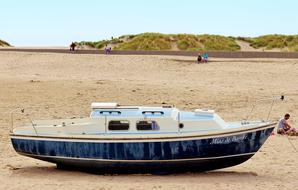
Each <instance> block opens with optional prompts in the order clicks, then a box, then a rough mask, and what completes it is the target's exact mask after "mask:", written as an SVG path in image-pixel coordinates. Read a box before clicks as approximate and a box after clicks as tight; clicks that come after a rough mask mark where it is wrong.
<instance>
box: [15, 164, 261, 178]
mask: <svg viewBox="0 0 298 190" xmlns="http://www.w3.org/2000/svg"><path fill="white" fill-rule="evenodd" d="M11 170H12V171H13V173H14V174H16V175H26V176H27V175H28V176H39V177H42V176H49V175H58V176H59V175H60V174H61V175H63V174H66V175H68V174H69V175H73V174H75V175H82V174H85V175H97V176H100V175H104V176H119V177H121V176H130V175H137V176H165V177H170V178H171V177H177V176H180V177H183V176H185V177H187V176H188V177H190V176H192V177H216V178H217V177H219V178H220V177H262V176H259V175H258V174H257V173H256V172H251V171H248V172H243V171H236V170H235V171H225V170H214V171H208V172H153V173H128V172H126V173H125V172H121V173H111V172H99V171H94V170H84V169H69V168H68V169H58V168H57V167H56V166H28V167H21V168H14V169H11Z"/></svg>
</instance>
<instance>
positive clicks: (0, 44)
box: [0, 39, 11, 47]
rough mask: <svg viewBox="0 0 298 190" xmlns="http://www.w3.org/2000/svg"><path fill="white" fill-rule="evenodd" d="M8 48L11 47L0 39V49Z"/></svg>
mask: <svg viewBox="0 0 298 190" xmlns="http://www.w3.org/2000/svg"><path fill="white" fill-rule="evenodd" d="M9 46H11V45H10V44H9V43H7V42H5V41H3V40H1V39H0V47H9Z"/></svg>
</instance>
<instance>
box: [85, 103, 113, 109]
mask: <svg viewBox="0 0 298 190" xmlns="http://www.w3.org/2000/svg"><path fill="white" fill-rule="evenodd" d="M117 107H118V103H116V102H93V103H92V104H91V108H92V109H111V108H117Z"/></svg>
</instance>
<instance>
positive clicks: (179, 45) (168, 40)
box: [0, 33, 298, 52]
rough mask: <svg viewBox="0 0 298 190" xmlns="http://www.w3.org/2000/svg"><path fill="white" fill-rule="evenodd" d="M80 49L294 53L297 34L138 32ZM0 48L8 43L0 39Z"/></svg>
mask: <svg viewBox="0 0 298 190" xmlns="http://www.w3.org/2000/svg"><path fill="white" fill-rule="evenodd" d="M76 43H77V45H78V46H79V47H80V48H96V49H103V48H104V47H105V45H108V46H111V47H112V48H113V49H114V50H160V51H162V50H176V51H179V50H180V51H247V50H245V49H243V48H242V45H243V43H244V44H246V46H247V47H249V48H250V49H249V50H248V51H251V50H260V51H270V50H273V51H274V50H277V51H282V52H298V35H282V34H270V35H263V36H259V37H234V36H222V35H211V34H201V35H194V34H162V33H141V34H135V35H134V34H133V35H123V36H120V37H117V38H112V39H110V40H100V41H94V42H92V41H82V42H76ZM0 47H11V45H10V44H9V43H8V42H6V41H3V40H1V39H0Z"/></svg>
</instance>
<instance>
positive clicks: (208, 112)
mask: <svg viewBox="0 0 298 190" xmlns="http://www.w3.org/2000/svg"><path fill="white" fill-rule="evenodd" d="M195 114H196V115H210V116H212V115H213V114H214V110H208V109H195Z"/></svg>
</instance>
